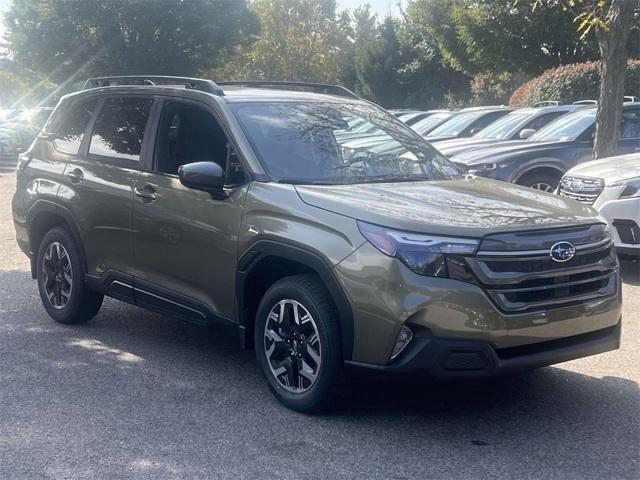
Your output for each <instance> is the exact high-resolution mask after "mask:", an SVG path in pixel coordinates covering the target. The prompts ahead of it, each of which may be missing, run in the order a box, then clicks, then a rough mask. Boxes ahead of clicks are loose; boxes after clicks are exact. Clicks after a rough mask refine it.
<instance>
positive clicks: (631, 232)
mask: <svg viewBox="0 0 640 480" xmlns="http://www.w3.org/2000/svg"><path fill="white" fill-rule="evenodd" d="M613 226H614V227H615V228H616V231H617V232H618V237H620V241H621V242H622V243H629V244H631V245H639V244H640V227H638V224H637V223H636V222H634V221H633V220H614V221H613Z"/></svg>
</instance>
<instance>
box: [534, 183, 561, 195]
mask: <svg viewBox="0 0 640 480" xmlns="http://www.w3.org/2000/svg"><path fill="white" fill-rule="evenodd" d="M531 188H533V189H534V190H542V191H543V192H551V193H552V192H553V191H554V190H555V189H554V188H553V187H552V186H551V185H549V184H548V183H546V182H537V183H534V184H533V185H531Z"/></svg>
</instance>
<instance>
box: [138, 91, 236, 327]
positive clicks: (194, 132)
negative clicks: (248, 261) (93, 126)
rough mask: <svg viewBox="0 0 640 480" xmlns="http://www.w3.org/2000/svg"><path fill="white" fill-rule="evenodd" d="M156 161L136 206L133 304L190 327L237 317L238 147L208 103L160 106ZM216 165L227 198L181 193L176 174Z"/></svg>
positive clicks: (142, 179) (141, 177) (169, 101)
mask: <svg viewBox="0 0 640 480" xmlns="http://www.w3.org/2000/svg"><path fill="white" fill-rule="evenodd" d="M154 137H155V142H154V154H153V159H152V161H151V162H150V164H149V165H148V168H146V169H145V171H144V172H142V173H141V174H140V175H139V176H138V177H137V179H136V186H135V197H134V202H133V205H134V206H133V225H134V249H135V269H136V277H135V279H134V287H135V295H136V302H137V303H138V305H141V306H144V307H147V308H152V309H156V310H161V311H163V312H171V313H173V314H174V315H176V316H179V317H183V318H186V319H188V320H191V321H196V322H202V323H206V322H208V321H209V320H210V319H211V318H215V317H222V318H225V319H230V320H233V319H234V317H235V311H234V308H235V301H234V299H235V276H236V266H237V248H238V247H237V244H238V230H239V228H240V221H241V215H242V206H243V203H244V198H245V196H246V192H247V186H248V184H247V183H246V181H245V175H244V172H243V170H242V167H241V166H240V162H239V158H238V155H237V154H236V151H237V150H236V148H235V146H234V145H233V143H232V142H231V140H230V139H229V137H228V135H227V134H226V133H225V131H224V129H223V128H222V127H221V125H220V122H219V121H218V120H217V116H216V113H215V112H214V110H213V109H212V108H211V107H210V106H209V105H207V104H204V103H201V102H196V101H189V100H183V99H177V98H176V99H165V100H163V106H162V113H161V115H160V117H159V122H158V125H157V133H155V134H154ZM202 161H204V162H216V163H218V164H219V165H220V166H221V167H222V168H223V170H224V171H225V172H227V188H226V193H227V195H226V197H225V198H214V197H213V196H212V195H211V194H210V193H208V192H203V191H199V190H193V189H191V188H188V187H185V186H184V185H183V184H182V183H181V182H180V180H179V178H178V167H180V166H181V165H184V164H187V163H192V162H202Z"/></svg>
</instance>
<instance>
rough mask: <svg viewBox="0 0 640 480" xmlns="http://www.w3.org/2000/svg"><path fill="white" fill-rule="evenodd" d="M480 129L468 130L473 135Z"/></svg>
mask: <svg viewBox="0 0 640 480" xmlns="http://www.w3.org/2000/svg"><path fill="white" fill-rule="evenodd" d="M480 130H482V129H481V128H472V129H471V131H470V132H469V133H470V134H471V135H475V134H476V133H478V132H479V131H480Z"/></svg>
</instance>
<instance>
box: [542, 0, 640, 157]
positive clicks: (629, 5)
mask: <svg viewBox="0 0 640 480" xmlns="http://www.w3.org/2000/svg"><path fill="white" fill-rule="evenodd" d="M546 4H551V5H553V6H554V7H556V8H557V7H558V6H560V7H561V8H562V9H563V10H565V11H569V12H571V13H572V14H573V16H574V20H573V21H574V22H575V23H578V28H577V31H578V32H580V33H581V38H582V39H588V38H589V37H588V34H589V32H591V31H595V37H596V40H597V42H598V49H599V52H600V59H601V64H600V96H599V99H598V110H597V112H596V134H595V143H594V147H593V157H594V158H603V157H609V156H611V155H614V154H615V153H616V150H617V147H618V137H619V132H620V120H621V118H622V102H623V97H624V83H625V82H624V79H625V67H626V63H627V40H628V38H629V34H630V32H631V28H632V27H633V26H634V25H635V26H636V29H637V28H638V27H639V26H640V22H639V17H640V3H639V2H638V1H637V0H560V2H554V1H552V0H532V10H536V9H537V8H539V7H540V6H541V5H546ZM633 48H635V47H633Z"/></svg>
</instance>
